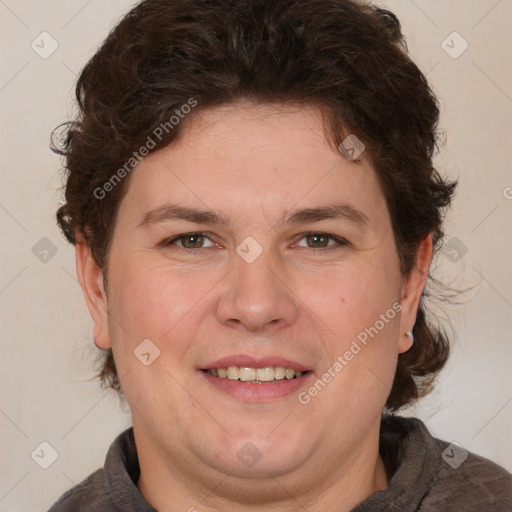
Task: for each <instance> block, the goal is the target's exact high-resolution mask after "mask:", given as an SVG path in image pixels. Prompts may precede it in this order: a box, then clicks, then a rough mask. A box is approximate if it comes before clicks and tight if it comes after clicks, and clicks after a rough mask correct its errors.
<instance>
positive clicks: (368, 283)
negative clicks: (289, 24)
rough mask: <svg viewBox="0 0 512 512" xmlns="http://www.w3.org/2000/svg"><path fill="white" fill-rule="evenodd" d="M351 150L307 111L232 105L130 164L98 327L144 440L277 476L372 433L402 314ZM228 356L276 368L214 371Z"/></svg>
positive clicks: (348, 450)
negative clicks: (337, 144)
mask: <svg viewBox="0 0 512 512" xmlns="http://www.w3.org/2000/svg"><path fill="white" fill-rule="evenodd" d="M364 156H365V155H364V153H363V155H362V158H363V161H362V163H360V164H355V163H352V162H350V161H349V160H347V159H346V158H344V157H343V156H342V155H341V153H339V152H337V151H335V150H333V149H332V148H331V147H330V146H329V144H328V142H327V141H326V139H325V136H324V130H323V124H322V119H321V115H320V113H319V112H318V111H317V110H315V109H313V108H311V109H305V108H304V107H297V108H291V107H284V106H282V107H279V108H277V107H275V106H274V107H272V106H262V105H258V106H252V107H249V106H247V105H246V106H243V105H242V106H238V107H236V106H230V107H223V108H217V109H213V110H207V111H204V112H202V113H201V115H200V116H196V117H195V118H194V119H193V122H192V123H191V124H190V125H189V126H188V127H187V130H185V131H184V132H183V134H182V137H181V138H180V140H179V141H178V142H176V143H173V144H172V145H171V146H169V147H167V148H165V149H162V150H159V151H157V152H155V153H153V154H151V155H149V156H148V157H146V158H145V159H144V160H143V161H142V162H141V163H140V164H139V165H138V166H137V168H135V169H134V171H133V172H132V175H131V177H130V182H129V186H128V189H127V193H126V196H125V197H124V199H123V200H122V202H121V205H120V209H119V214H118V219H117V224H116V228H115V232H114V235H113V240H112V245H111V250H110V255H109V271H108V297H107V302H108V311H109V316H108V317H107V316H106V315H101V314H100V315H96V317H95V322H96V328H95V329H96V330H95V332H96V342H97V344H98V345H100V346H102V347H103V348H106V347H108V346H111V347H112V349H113V352H114V357H115V361H116V365H117V370H118V373H119V375H120V377H121V384H122V387H123V391H124V393H125V396H126V399H127V401H128V403H129V405H130V408H131V411H132V416H133V424H134V429H135V432H136V440H137V442H138V445H139V448H140V447H141V446H145V447H146V448H148V449H150V447H151V446H152V447H153V448H154V447H158V451H159V453H160V454H161V455H163V456H164V457H165V460H168V461H169V464H172V465H173V466H174V467H177V466H179V467H180V471H181V472H182V474H186V473H187V472H188V471H189V472H191V474H192V473H193V472H194V471H195V472H196V473H200V472H202V471H204V472H208V471H210V472H211V471H217V472H222V473H225V474H232V475H235V476H237V475H238V476H242V477H243V476H255V477H257V476H268V474H269V473H270V474H272V475H273V476H275V477H278V476H279V475H284V474H288V473H291V472H295V471H301V468H310V469H311V468H314V467H316V466H318V467H322V465H323V464H324V463H325V460H327V459H329V460H332V459H334V458H336V457H342V458H344V459H347V458H350V457H352V456H356V455H357V454H356V453H354V451H357V447H361V446H363V445H364V444H365V443H366V442H369V439H370V438H372V439H373V437H374V435H375V431H376V429H377V430H378V424H379V420H380V415H381V412H382V409H383V407H384V404H385V401H386V399H387V396H388V394H389V391H390V388H391V384H392V380H393V375H394V370H395V365H396V359H397V355H398V353H399V352H400V351H404V350H406V349H407V348H408V345H407V341H406V337H405V336H404V334H403V333H404V332H405V331H406V330H408V329H410V328H411V327H412V324H413V323H414V321H412V323H409V324H404V311H402V315H401V314H400V313H399V310H400V308H401V306H400V300H401V297H402V296H403V295H404V293H403V292H404V286H405V285H404V281H403V279H402V277H401V275H400V272H399V261H398V256H397V252H396V248H395V245H394V240H393V232H392V227H391V222H390V217H389V213H388V210H387V207H386V202H385V198H384V196H383V193H382V191H381V189H380V186H379V184H378V181H377V178H376V175H375V172H374V171H373V170H372V168H371V166H370V165H369V163H368V161H367V160H365V158H364ZM332 205H337V206H338V207H339V208H338V209H332V208H331V209H330V210H329V209H327V210H326V211H325V209H326V207H329V206H332ZM178 207H179V208H182V210H179V208H178ZM183 209H194V210H205V211H208V212H213V213H214V214H215V215H216V216H217V217H219V218H221V219H222V220H223V221H224V222H218V220H219V219H215V218H214V216H210V217H211V218H209V217H208V216H206V215H204V216H203V218H201V217H200V216H196V217H194V216H192V215H189V216H188V218H180V214H183V213H186V211H185V210H183ZM317 209H322V210H323V213H322V212H316V213H315V212H313V210H317ZM298 212H302V213H298ZM326 212H327V213H326ZM189 213H190V212H189ZM333 213H334V215H333ZM185 217H187V216H186V215H185ZM411 308H412V309H414V305H412V306H411ZM407 310H409V308H407ZM413 316H414V315H413V314H412V316H410V315H409V316H408V317H407V321H409V320H410V318H413ZM365 329H366V331H365ZM362 333H366V337H365V336H364V334H362ZM370 333H371V334H370ZM143 340H151V342H148V341H145V342H144V343H145V344H144V345H142V346H140V344H141V343H142V342H143ZM363 340H364V341H363ZM354 342H356V343H355V344H354ZM139 346H140V347H139ZM156 347H158V350H159V355H158V357H156V358H155V356H156V355H157V354H158V350H157V349H156ZM357 347H358V348H357ZM134 352H135V353H134ZM347 352H349V353H350V354H352V356H350V354H347ZM136 354H137V355H138V357H137V356H136ZM141 360H142V362H141ZM336 361H338V364H335V363H336ZM143 363H146V364H147V365H146V364H143ZM149 363H151V364H149ZM229 366H232V367H235V368H234V369H233V368H232V369H231V370H229V372H231V373H230V375H231V376H233V375H235V376H236V375H237V371H241V373H242V375H243V376H244V378H249V380H253V378H254V377H256V378H258V377H261V379H262V380H264V379H270V378H273V379H274V380H273V381H271V382H261V383H252V382H242V381H241V380H228V379H223V378H222V377H221V376H215V375H212V373H213V374H215V370H216V371H217V374H218V375H219V374H222V372H223V371H222V370H219V368H227V367H229ZM237 367H243V368H245V367H247V368H253V369H258V368H267V369H265V370H261V372H259V373H252V370H251V369H250V370H238V368H237ZM269 367H271V368H272V370H269V369H268V368H269ZM275 367H278V369H277V370H275ZM279 367H283V368H288V370H292V369H294V370H296V371H297V370H300V371H304V372H305V373H304V374H303V375H302V376H300V377H299V378H294V379H288V378H287V377H286V376H285V377H284V378H280V380H276V379H275V377H276V376H277V377H282V373H283V370H281V369H280V368H279ZM205 370H213V371H210V372H206V371H205ZM326 373H328V374H329V375H330V376H331V378H330V379H329V377H325V375H326ZM291 375H292V373H291V372H290V371H288V377H290V376H291ZM318 380H321V381H322V384H319V383H318V382H317V381H318ZM326 381H327V382H326ZM315 383H316V387H315ZM312 389H313V391H312ZM315 389H316V392H315Z"/></svg>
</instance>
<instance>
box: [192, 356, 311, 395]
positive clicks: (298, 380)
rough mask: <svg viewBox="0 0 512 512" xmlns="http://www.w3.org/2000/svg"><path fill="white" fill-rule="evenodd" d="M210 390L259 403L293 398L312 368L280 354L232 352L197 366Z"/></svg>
mask: <svg viewBox="0 0 512 512" xmlns="http://www.w3.org/2000/svg"><path fill="white" fill-rule="evenodd" d="M198 370H199V373H200V374H201V375H203V376H204V380H205V382H206V383H207V385H209V386H211V387H212V388H211V389H215V390H216V391H219V392H221V393H222V394H227V395H230V396H231V397H233V398H236V399H237V400H242V401H243V402H252V403H261V402H269V401H273V400H276V399H284V398H287V397H293V396H294V395H295V394H296V393H297V392H298V391H299V390H300V389H301V388H303V387H304V386H306V385H308V382H309V381H310V380H311V379H312V378H313V375H314V371H313V370H312V369H310V368H308V367H307V366H304V365H302V364H300V363H298V362H296V361H292V360H290V359H285V358H282V357H273V356H266V357H251V356H248V355H242V354H241V355H233V356H228V357H224V358H222V359H218V360H216V361H212V362H210V363H207V364H205V365H204V366H203V367H202V368H201V367H199V368H198Z"/></svg>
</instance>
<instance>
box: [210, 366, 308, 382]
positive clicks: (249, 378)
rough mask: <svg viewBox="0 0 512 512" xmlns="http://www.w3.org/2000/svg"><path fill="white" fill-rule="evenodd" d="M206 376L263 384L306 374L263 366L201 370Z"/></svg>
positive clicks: (291, 369) (290, 369)
mask: <svg viewBox="0 0 512 512" xmlns="http://www.w3.org/2000/svg"><path fill="white" fill-rule="evenodd" d="M203 371H204V372H205V373H207V374H208V375H212V376H213V377H218V378H220V379H229V380H239V381H242V382H250V383H251V384H263V383H265V382H274V381H279V380H292V379H298V378H299V377H302V375H304V374H305V373H307V372H302V371H298V370H294V369H293V368H285V367H284V366H265V367H263V368H248V367H244V366H228V367H220V368H211V369H206V370H203Z"/></svg>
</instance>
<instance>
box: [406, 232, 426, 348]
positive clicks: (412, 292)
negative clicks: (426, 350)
mask: <svg viewBox="0 0 512 512" xmlns="http://www.w3.org/2000/svg"><path fill="white" fill-rule="evenodd" d="M432 251H433V249H432V234H429V235H428V236H427V237H425V238H424V239H423V240H422V241H421V243H420V245H419V247H418V252H417V254H416V261H415V265H414V267H413V269H412V270H411V272H410V273H409V275H408V276H407V277H406V278H405V280H404V282H403V284H402V290H401V304H402V312H401V316H400V339H399V341H398V352H399V353H402V352H407V350H409V349H410V348H411V346H412V343H413V342H412V340H411V339H410V338H409V336H407V335H406V334H405V333H406V332H407V331H412V329H413V327H414V324H415V322H416V314H417V312H418V308H419V305H420V299H421V295H422V293H423V290H424V289H425V285H426V284H427V278H428V272H429V269H430V264H431V263H432Z"/></svg>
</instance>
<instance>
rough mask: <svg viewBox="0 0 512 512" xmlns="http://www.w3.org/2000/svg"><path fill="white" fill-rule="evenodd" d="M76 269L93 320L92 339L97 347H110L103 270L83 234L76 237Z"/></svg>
mask: <svg viewBox="0 0 512 512" xmlns="http://www.w3.org/2000/svg"><path fill="white" fill-rule="evenodd" d="M76 271H77V276H78V281H79V282H80V286H81V287H82V292H83V294H84V297H85V301H86V303H87V307H88V309H89V312H90V314H91V317H92V320H93V331H92V332H93V339H94V343H95V344H96V346H97V347H98V348H101V349H104V350H106V349H108V348H110V337H109V331H108V302H107V294H106V292H105V288H104V286H103V272H102V270H101V268H100V267H99V266H98V264H97V263H96V261H95V260H94V257H93V256H92V252H91V248H90V246H89V244H88V243H87V242H86V240H85V238H84V236H83V235H79V236H77V239H76Z"/></svg>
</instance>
